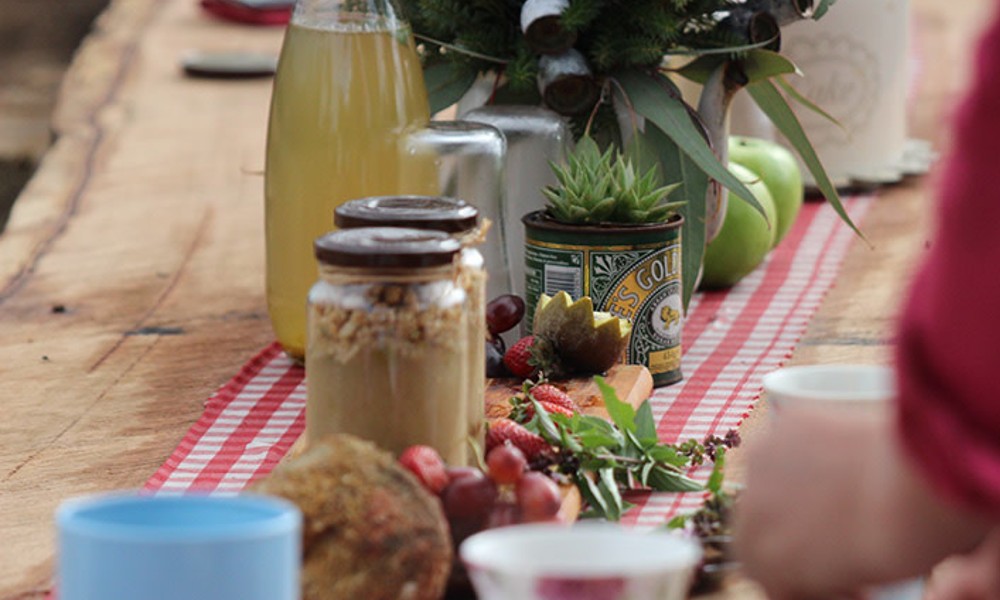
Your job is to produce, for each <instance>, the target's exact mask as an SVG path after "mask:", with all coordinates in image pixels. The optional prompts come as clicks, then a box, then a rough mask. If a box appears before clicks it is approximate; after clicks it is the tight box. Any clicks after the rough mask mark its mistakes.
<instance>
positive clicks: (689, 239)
mask: <svg viewBox="0 0 1000 600" xmlns="http://www.w3.org/2000/svg"><path fill="white" fill-rule="evenodd" d="M637 137H639V138H641V139H642V140H643V142H642V144H643V146H644V147H645V148H648V149H649V150H648V151H647V152H650V153H652V154H653V155H654V156H657V157H659V163H660V167H661V169H663V173H664V175H663V177H664V180H666V181H683V182H684V186H683V187H681V189H680V190H679V191H678V195H679V196H680V197H681V200H682V201H683V202H684V207H683V208H682V209H680V212H681V214H682V215H684V229H683V231H682V235H681V286H682V300H683V302H684V309H685V310H687V307H688V304H689V303H690V302H691V296H692V295H693V294H694V288H695V283H697V279H698V271H699V270H700V269H701V261H702V258H703V257H704V255H705V197H706V195H707V194H708V186H709V185H718V183H714V182H713V183H710V182H709V179H708V175H706V174H705V173H704V172H703V171H702V170H701V169H699V168H698V167H697V166H696V165H695V164H694V161H692V160H691V159H690V158H689V157H688V156H687V155H686V154H684V153H683V152H681V151H680V149H679V148H678V147H677V144H675V143H674V142H673V140H671V139H670V138H669V137H667V134H665V133H663V131H662V130H661V129H660V128H659V127H657V126H656V125H655V124H654V123H648V122H647V123H646V129H645V131H643V132H642V133H641V134H640V135H639V136H637Z"/></svg>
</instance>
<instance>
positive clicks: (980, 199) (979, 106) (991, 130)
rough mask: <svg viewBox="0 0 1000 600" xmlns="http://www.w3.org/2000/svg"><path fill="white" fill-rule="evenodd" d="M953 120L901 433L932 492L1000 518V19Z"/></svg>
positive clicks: (904, 355)
mask: <svg viewBox="0 0 1000 600" xmlns="http://www.w3.org/2000/svg"><path fill="white" fill-rule="evenodd" d="M956 116H957V119H956V121H955V128H954V132H955V134H954V138H953V147H954V150H953V151H952V154H951V156H950V157H949V160H948V162H947V164H946V166H945V170H944V173H943V177H942V178H941V181H940V184H941V185H940V189H939V192H938V196H939V200H940V203H939V205H938V211H937V220H938V227H937V231H936V233H935V236H934V239H933V240H932V242H931V249H930V252H929V254H928V256H927V259H926V262H925V263H924V265H923V268H922V270H921V271H920V273H919V275H918V278H917V280H916V282H915V284H914V286H913V287H912V289H911V291H910V295H909V297H908V304H907V307H906V311H905V313H904V315H903V319H902V322H901V324H900V338H899V343H898V355H897V361H896V363H897V371H898V373H899V407H900V410H899V430H900V432H901V435H902V437H903V440H904V442H905V447H906V450H907V452H908V453H909V455H910V456H911V457H912V459H913V460H914V461H915V462H916V463H917V464H918V465H919V467H920V469H921V471H922V472H923V473H924V474H925V475H926V476H927V477H928V478H929V479H930V481H931V482H932V483H933V486H934V488H935V490H937V491H939V492H940V493H942V494H945V495H946V496H947V497H948V498H950V499H951V500H953V501H954V502H957V503H961V504H962V505H964V506H967V507H970V508H974V509H978V510H982V511H985V512H990V513H993V514H996V515H1000V315H998V314H997V311H998V310H1000V21H995V22H994V24H993V26H992V27H991V29H990V30H989V31H988V32H987V34H986V36H985V37H984V38H983V40H982V42H981V45H980V47H979V52H978V54H977V64H976V71H975V83H974V85H973V87H972V89H971V90H970V91H969V93H968V94H967V96H966V99H965V101H964V102H963V104H962V106H961V108H960V110H959V112H958V113H957V115H956Z"/></svg>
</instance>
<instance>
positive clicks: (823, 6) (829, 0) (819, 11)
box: [812, 0, 837, 21]
mask: <svg viewBox="0 0 1000 600" xmlns="http://www.w3.org/2000/svg"><path fill="white" fill-rule="evenodd" d="M836 2H837V0H819V4H817V5H816V10H814V11H813V16H812V18H813V19H815V20H817V21H818V20H819V19H822V18H823V15H825V14H826V11H828V10H830V7H831V6H833V5H834V4H835V3H836Z"/></svg>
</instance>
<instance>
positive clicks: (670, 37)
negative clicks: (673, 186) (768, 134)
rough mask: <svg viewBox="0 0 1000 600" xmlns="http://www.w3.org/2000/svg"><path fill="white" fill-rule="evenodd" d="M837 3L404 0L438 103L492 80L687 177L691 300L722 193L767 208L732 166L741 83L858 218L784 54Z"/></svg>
mask: <svg viewBox="0 0 1000 600" xmlns="http://www.w3.org/2000/svg"><path fill="white" fill-rule="evenodd" d="M834 1H835V0H400V5H401V7H402V9H403V12H404V14H405V15H406V17H407V18H408V19H409V20H410V22H411V23H412V25H413V29H414V35H415V37H416V38H417V40H418V42H419V43H420V48H421V54H422V59H423V61H424V78H425V81H426V84H427V89H428V94H429V97H430V101H431V109H432V110H433V111H437V110H440V109H442V108H445V107H447V106H450V105H452V104H453V103H455V102H456V101H457V100H458V99H460V98H461V97H462V96H463V95H464V94H465V93H466V92H467V91H468V90H469V88H470V87H471V86H472V85H473V83H474V82H475V81H476V80H477V78H479V77H482V76H486V77H488V78H490V80H491V81H492V85H493V89H492V94H491V95H490V100H489V101H490V102H491V103H496V104H543V105H546V106H548V107H549V108H552V109H553V110H556V111H557V112H560V113H562V114H564V115H565V116H566V117H567V119H569V120H570V123H571V124H572V126H573V129H574V134H575V135H576V136H577V137H581V136H583V135H584V133H589V134H590V135H591V136H592V137H593V138H594V139H595V140H596V141H597V142H598V144H599V145H600V146H601V147H606V146H609V145H617V146H621V145H622V143H623V142H622V140H623V139H624V138H628V137H631V138H637V140H638V141H637V145H638V146H640V147H642V148H644V152H645V153H647V154H648V155H651V156H652V157H653V158H654V163H655V164H656V166H657V168H658V170H659V175H660V178H661V180H662V181H678V182H682V183H683V186H682V187H681V188H680V189H679V190H678V191H677V196H678V200H680V201H682V202H684V208H683V211H682V212H683V214H684V217H685V222H684V233H683V236H682V239H683V246H684V247H683V252H682V261H683V277H682V280H683V282H684V303H685V305H686V304H687V302H688V300H689V299H690V296H691V293H692V292H693V289H694V285H695V282H696V281H697V274H698V272H699V270H700V268H701V262H702V258H703V256H704V249H705V244H706V242H707V239H708V238H709V237H710V236H712V235H713V234H714V232H716V231H717V230H718V226H719V225H720V224H721V221H719V220H718V218H719V217H718V215H719V214H720V213H721V214H724V213H725V210H721V211H720V207H724V203H725V201H726V200H725V198H726V196H725V191H724V189H728V190H731V191H733V192H734V193H735V194H736V195H737V196H739V197H740V198H745V199H747V201H748V202H750V203H751V204H752V205H754V204H756V203H755V201H754V200H753V194H752V193H750V191H749V190H747V189H746V187H745V186H744V185H743V183H742V182H740V181H739V180H738V179H736V178H735V177H734V176H733V175H732V174H731V173H729V171H728V170H727V169H726V166H725V163H726V162H727V160H726V143H725V128H724V125H723V123H724V120H725V113H726V112H727V110H728V106H729V103H730V102H731V100H732V98H733V95H734V94H735V93H736V92H737V91H739V90H741V89H746V90H747V91H748V92H749V94H750V96H751V97H752V98H753V99H754V100H755V101H756V103H757V104H758V105H759V106H760V107H761V109H762V110H763V111H764V113H765V114H767V115H768V117H769V118H770V119H771V121H772V122H773V123H774V125H775V126H776V128H777V129H778V131H780V132H781V133H782V134H783V135H784V137H785V138H786V139H788V140H789V141H790V143H791V144H792V145H793V146H794V147H795V149H796V150H797V151H798V153H799V155H800V156H801V157H802V159H803V162H804V163H805V164H806V166H807V167H808V169H809V170H810V172H811V173H812V175H813V178H814V179H815V181H816V182H817V187H818V188H819V190H820V191H821V192H822V193H823V195H824V196H825V197H826V198H827V200H828V201H829V202H830V203H831V204H832V205H833V207H834V209H835V210H837V212H838V214H840V216H841V218H842V219H844V220H845V221H846V222H847V223H849V224H850V225H851V226H852V227H854V225H853V223H851V221H850V218H849V217H848V215H847V213H846V211H845V210H844V208H843V206H842V204H841V202H840V198H839V196H838V195H837V191H836V189H835V188H834V186H833V184H832V182H831V181H830V179H829V177H828V176H827V174H826V172H825V170H824V169H823V166H822V164H821V163H820V161H819V159H818V157H817V156H816V153H815V151H814V150H813V147H812V145H811V143H810V142H809V140H808V138H807V136H806V134H805V132H804V130H803V129H802V126H801V124H800V123H799V121H798V118H797V117H796V116H795V113H794V111H793V110H792V109H791V107H790V105H789V101H790V100H792V101H796V102H799V103H802V104H803V105H804V106H806V107H807V108H809V109H812V110H818V107H816V106H815V105H813V104H812V103H810V102H808V100H806V99H805V98H803V97H802V96H801V95H800V94H798V93H797V92H796V91H795V90H794V89H793V88H792V87H791V85H790V84H789V83H788V81H786V79H785V77H786V76H788V75H793V74H798V70H797V68H796V67H795V65H794V64H792V63H791V62H790V61H788V60H787V59H785V58H784V57H782V56H781V55H780V54H779V53H778V50H780V39H781V27H782V26H784V25H787V24H789V23H791V22H794V21H796V20H800V19H803V18H818V17H819V16H821V15H822V14H824V13H825V12H826V11H827V10H828V9H829V7H830V6H831V5H832V4H833V3H834ZM678 54H681V55H689V56H692V57H695V60H693V61H692V62H691V63H690V64H688V65H686V66H685V67H683V68H682V69H679V70H675V71H674V72H676V73H677V74H679V75H681V76H684V77H687V78H689V79H692V80H694V81H697V82H699V83H702V84H703V86H704V88H703V89H704V91H703V94H702V100H701V102H700V104H699V106H698V107H697V109H696V108H694V107H691V106H689V105H688V104H686V103H685V102H684V99H683V98H682V96H681V93H680V91H679V90H678V88H677V86H676V85H675V84H674V82H673V81H672V80H671V79H670V78H669V77H668V74H670V73H671V69H669V68H668V67H667V66H666V63H665V60H664V57H666V56H669V55H678ZM623 113H624V114H627V115H629V116H630V117H631V122H632V123H633V125H632V131H630V132H622V131H621V130H620V125H619V123H620V117H621V115H622V114H623ZM640 123H641V125H640ZM623 134H625V135H623ZM629 134H630V135H629ZM712 181H715V182H718V183H719V184H721V186H722V187H719V186H717V185H712V183H711V182H712ZM550 200H551V198H550ZM755 208H757V209H758V210H760V211H761V212H762V214H763V209H762V208H761V207H760V206H759V205H757V206H755ZM602 210H603V209H602ZM855 230H856V229H855ZM856 231H857V230H856Z"/></svg>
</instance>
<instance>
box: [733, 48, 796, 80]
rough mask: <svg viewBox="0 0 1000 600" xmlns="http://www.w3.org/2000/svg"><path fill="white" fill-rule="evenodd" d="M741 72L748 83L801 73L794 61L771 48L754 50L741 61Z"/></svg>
mask: <svg viewBox="0 0 1000 600" xmlns="http://www.w3.org/2000/svg"><path fill="white" fill-rule="evenodd" d="M742 67H743V72H744V73H746V76H747V77H748V78H749V79H750V83H756V82H758V81H763V80H764V79H770V78H772V77H780V76H782V75H801V74H802V72H801V71H799V68H798V67H796V66H795V63H793V62H792V61H790V60H788V58H787V57H785V56H782V55H780V54H778V53H777V52H774V51H771V50H754V51H753V52H750V53H749V54H748V55H747V57H746V58H745V59H743V62H742Z"/></svg>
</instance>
